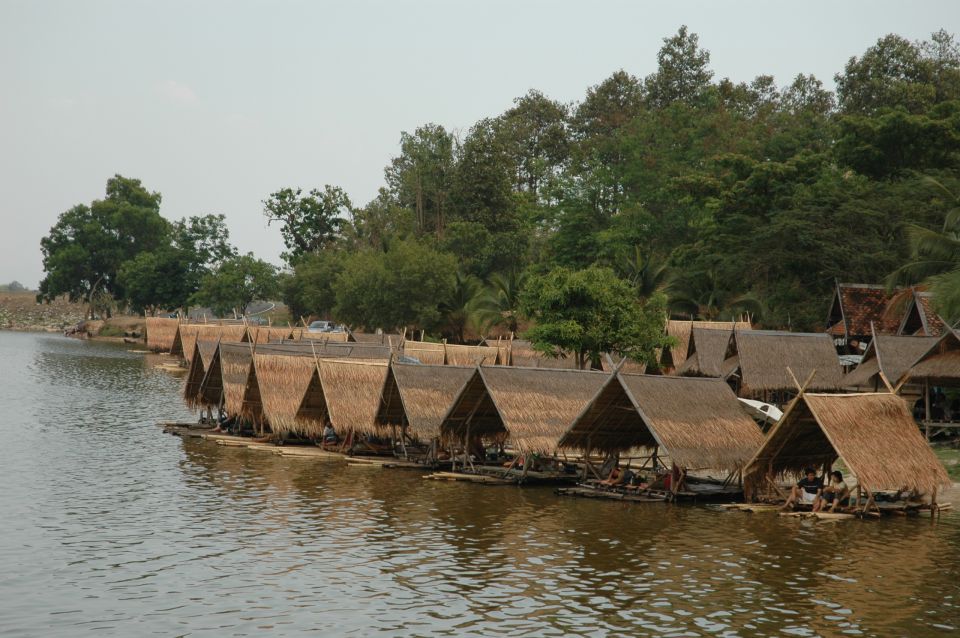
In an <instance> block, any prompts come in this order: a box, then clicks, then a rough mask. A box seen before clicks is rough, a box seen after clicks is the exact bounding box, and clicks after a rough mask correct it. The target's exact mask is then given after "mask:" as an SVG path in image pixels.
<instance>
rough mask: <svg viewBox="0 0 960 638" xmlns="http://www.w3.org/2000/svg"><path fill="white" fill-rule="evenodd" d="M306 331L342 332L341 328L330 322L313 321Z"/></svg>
mask: <svg viewBox="0 0 960 638" xmlns="http://www.w3.org/2000/svg"><path fill="white" fill-rule="evenodd" d="M307 330H309V331H310V332H343V326H338V325H337V324H335V323H333V322H332V321H314V322H313V323H311V324H310V325H309V326H307Z"/></svg>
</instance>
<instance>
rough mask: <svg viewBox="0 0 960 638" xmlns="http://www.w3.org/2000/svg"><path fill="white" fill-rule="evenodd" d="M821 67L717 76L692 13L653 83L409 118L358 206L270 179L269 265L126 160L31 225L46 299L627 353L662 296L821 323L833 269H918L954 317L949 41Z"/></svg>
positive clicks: (955, 220)
mask: <svg viewBox="0 0 960 638" xmlns="http://www.w3.org/2000/svg"><path fill="white" fill-rule="evenodd" d="M834 80H835V85H836V91H835V92H833V91H830V90H827V89H826V88H825V87H824V85H823V83H822V81H821V80H820V79H818V78H816V77H813V76H812V75H798V76H797V77H796V78H794V79H793V80H792V81H790V82H789V84H787V85H785V86H779V85H778V84H777V82H776V81H775V79H774V78H773V77H771V76H768V75H759V76H757V77H756V78H755V79H754V80H752V81H751V82H749V83H743V82H741V83H734V82H732V81H730V80H729V79H717V78H715V77H714V73H713V72H712V71H711V69H710V54H709V52H708V51H707V50H705V49H704V48H703V47H701V46H700V43H699V39H698V36H697V35H696V34H693V33H690V32H688V30H687V29H686V27H681V28H680V29H679V31H678V32H677V33H676V34H675V35H673V36H671V37H668V38H665V39H664V41H663V46H662V47H661V49H660V51H659V53H658V55H657V70H656V72H654V73H652V74H651V75H648V76H647V77H645V78H639V77H635V76H633V75H631V74H630V73H628V72H626V71H624V70H620V71H616V72H614V73H613V74H612V75H610V77H608V78H606V79H603V80H602V81H600V82H599V83H598V84H596V85H595V86H591V87H589V88H587V90H586V93H585V95H584V96H583V98H582V99H581V100H579V101H578V102H575V103H572V104H566V103H562V102H558V101H556V100H553V99H551V98H550V97H549V96H546V95H544V94H543V93H541V92H539V91H536V90H531V91H530V92H528V93H527V94H526V95H523V96H520V97H518V98H516V99H515V100H514V103H513V106H512V107H511V108H509V109H508V110H507V111H506V112H504V113H502V114H499V115H496V116H491V117H489V118H487V119H483V120H481V121H479V122H477V123H476V124H474V125H473V126H472V127H471V128H470V129H469V130H467V131H462V132H454V131H449V130H446V129H445V128H444V127H443V126H440V125H437V124H424V125H423V126H421V127H419V128H417V129H416V130H414V131H409V132H403V133H401V134H400V144H399V152H398V154H397V156H396V157H394V158H392V159H391V160H390V161H389V163H388V164H387V165H386V167H385V169H384V185H383V187H382V188H381V189H380V190H379V193H378V195H377V197H376V198H375V199H374V200H373V201H371V202H369V203H367V204H366V205H363V206H357V205H355V204H354V203H353V202H352V201H351V200H350V198H349V197H348V195H347V194H346V193H345V192H344V191H343V190H342V189H340V188H338V187H336V186H330V185H327V186H324V187H317V188H314V189H312V190H309V191H305V190H300V189H297V188H282V189H279V190H277V191H276V192H275V193H272V194H270V195H269V196H267V197H266V199H265V200H264V202H263V206H264V215H265V216H266V219H267V220H268V222H269V223H271V224H277V225H279V227H280V230H281V232H282V236H283V239H284V243H285V248H286V250H285V252H284V254H283V259H284V261H285V264H284V268H282V269H279V270H277V269H274V268H273V267H271V266H270V265H269V264H265V263H264V262H262V261H260V260H257V259H255V258H254V257H253V256H252V255H238V254H236V251H235V250H233V249H232V248H231V247H230V246H229V244H228V242H227V234H226V227H225V225H224V223H223V218H222V217H214V216H207V217H196V218H190V219H186V220H181V221H179V222H176V223H172V224H171V223H168V222H165V221H164V220H163V219H162V218H160V217H159V214H158V211H159V205H160V196H159V194H156V193H150V192H148V191H147V190H146V189H144V188H143V187H142V185H140V183H139V182H138V181H136V180H129V179H126V178H122V177H119V176H117V177H115V178H114V179H112V180H111V181H110V183H109V184H108V192H107V197H106V199H105V200H101V201H97V202H94V203H93V204H91V205H90V206H87V205H80V206H78V207H76V208H74V209H71V211H68V212H67V213H64V215H63V216H62V217H61V220H60V222H58V225H57V226H56V227H54V229H52V231H51V235H50V236H49V237H47V238H45V239H44V240H43V251H44V258H45V261H44V265H45V268H46V270H47V273H48V276H47V278H46V279H45V280H44V281H43V283H42V286H41V293H42V294H43V295H46V296H48V297H49V296H52V295H57V294H63V293H70V294H71V295H73V296H75V297H77V298H89V299H93V298H94V297H97V296H98V295H99V296H102V297H105V298H106V299H107V303H109V302H110V300H114V301H120V302H121V303H127V304H130V305H132V306H133V307H135V308H137V309H147V310H148V311H153V310H155V309H157V308H175V307H183V306H186V305H187V304H190V303H198V304H205V305H210V306H213V307H214V308H216V309H217V310H218V311H220V312H225V311H229V310H230V309H232V308H240V309H242V307H243V305H244V304H245V302H246V301H248V300H249V299H252V298H258V297H259V298H262V297H264V296H270V295H274V296H280V297H282V299H283V300H284V301H285V302H286V303H287V305H288V306H289V307H290V309H291V312H292V314H293V316H297V317H299V316H308V315H309V316H318V317H326V318H334V319H337V320H339V321H342V322H345V323H347V324H349V325H351V326H355V327H363V328H366V329H374V328H383V329H388V330H389V329H395V328H402V327H407V328H414V329H420V330H425V331H426V332H427V334H428V335H433V336H435V337H438V338H439V337H443V338H447V339H450V340H455V341H463V340H466V339H469V338H471V336H473V337H475V336H477V335H479V334H483V333H486V332H488V331H490V330H491V329H493V328H494V327H496V326H500V327H501V328H502V329H504V330H513V331H516V330H518V329H525V328H526V327H527V326H528V325H532V326H533V327H532V328H531V330H530V333H529V334H530V336H531V337H533V338H534V339H535V340H536V341H538V342H539V343H543V344H545V345H544V347H545V348H546V347H555V348H559V349H564V350H569V351H574V352H578V353H583V352H587V353H590V352H593V351H595V350H596V349H597V348H602V347H605V348H608V349H613V350H615V351H620V352H627V353H632V354H633V355H634V356H635V358H647V354H646V353H649V352H650V351H651V349H652V348H653V347H655V346H657V345H661V342H660V339H662V338H661V337H659V336H658V332H657V331H656V330H651V326H652V325H654V324H657V323H659V325H662V317H663V315H664V314H665V313H670V314H672V315H674V316H683V317H691V318H702V319H721V318H723V319H729V318H731V317H733V316H735V315H740V314H742V313H750V314H751V315H752V316H753V317H754V319H755V321H756V322H757V323H759V324H760V325H762V326H764V327H770V328H788V329H792V330H822V329H824V328H825V323H824V322H825V319H826V312H827V305H828V299H829V296H830V294H831V292H832V287H833V284H834V282H835V281H836V280H838V279H839V280H841V281H849V282H865V283H883V282H886V283H887V284H888V285H890V286H895V285H914V284H919V285H924V286H929V287H930V288H931V289H932V290H933V291H934V293H935V295H936V302H937V304H938V308H939V309H940V311H941V312H942V313H943V314H944V315H945V316H946V317H947V318H948V319H949V320H953V321H955V320H957V319H960V265H958V264H960V206H958V204H960V202H958V197H960V179H958V178H960V172H958V171H960V47H958V45H957V43H956V41H955V40H954V37H953V36H952V35H951V34H949V33H947V32H945V31H939V32H937V33H934V34H932V35H931V36H930V38H929V39H928V40H926V41H921V42H910V41H908V40H906V39H904V38H902V37H899V36H897V35H887V36H885V37H882V38H880V39H879V40H878V41H877V42H876V44H874V45H873V46H871V47H870V48H868V49H867V50H866V51H864V52H863V53H862V55H860V56H857V57H853V58H851V59H850V60H849V61H848V62H847V63H846V65H845V66H844V68H843V69H842V70H841V71H839V72H838V73H837V74H836V76H835V77H834ZM97 208H101V209H109V210H105V211H102V212H101V213H97V211H96V209H97ZM121 209H122V210H124V211H126V212H125V213H124V215H119V216H118V212H117V211H118V210H121ZM131 210H136V211H145V210H146V211H153V213H149V212H148V213H142V212H138V213H136V214H135V215H132V218H134V219H135V220H136V221H135V223H133V224H134V226H136V227H132V228H129V229H128V228H124V229H121V230H119V231H116V229H113V230H112V231H111V233H108V234H112V235H117V234H120V235H124V233H127V234H128V235H129V241H126V242H125V243H123V244H122V246H120V247H119V248H117V247H111V248H109V249H106V248H96V249H93V248H91V249H83V248H82V247H81V248H78V247H77V240H76V237H77V232H75V231H76V230H77V229H85V232H86V231H89V229H90V228H91V227H103V228H111V226H110V224H114V225H117V224H120V225H123V224H128V225H129V224H130V223H131V222H129V220H128V221H118V219H121V218H122V219H127V216H129V215H130V211H131ZM157 220H160V221H157ZM71 229H72V230H71ZM90 232H93V234H96V232H100V231H90ZM91 241H92V240H91ZM84 250H86V252H84ZM91 262H97V263H96V265H90V263H91ZM101 262H102V263H101ZM585 341H589V344H588V345H584V342H585Z"/></svg>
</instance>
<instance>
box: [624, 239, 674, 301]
mask: <svg viewBox="0 0 960 638" xmlns="http://www.w3.org/2000/svg"><path fill="white" fill-rule="evenodd" d="M617 271H618V273H619V274H620V276H621V277H623V278H624V279H626V280H627V281H629V282H630V283H631V284H632V285H633V287H634V288H636V289H637V296H638V297H639V298H640V299H647V298H649V297H650V295H652V294H654V293H655V292H659V291H661V290H663V289H664V288H666V286H667V284H668V282H669V279H670V268H669V267H668V266H667V262H666V261H656V260H655V259H654V258H653V256H652V255H650V254H647V255H646V256H644V254H643V251H642V250H641V249H640V246H639V245H637V246H634V247H633V254H632V255H630V256H629V257H627V258H625V259H622V260H621V261H620V263H618V264H617Z"/></svg>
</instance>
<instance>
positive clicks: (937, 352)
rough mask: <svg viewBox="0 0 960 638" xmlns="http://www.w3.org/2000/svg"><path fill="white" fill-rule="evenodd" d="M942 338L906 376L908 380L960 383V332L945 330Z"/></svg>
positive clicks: (944, 383)
mask: <svg viewBox="0 0 960 638" xmlns="http://www.w3.org/2000/svg"><path fill="white" fill-rule="evenodd" d="M944 330H945V331H944V333H943V335H942V336H941V337H939V338H935V342H934V343H933V345H932V346H930V348H929V349H928V350H927V351H926V352H925V353H924V354H923V355H922V356H921V357H920V358H919V359H918V360H917V362H916V363H915V364H914V365H913V366H912V367H911V368H910V370H909V372H907V373H906V375H904V376H905V377H906V378H907V379H908V380H914V381H923V380H925V381H928V382H930V383H935V384H936V383H939V384H943V385H956V384H957V383H958V382H960V332H958V331H957V330H954V329H952V328H945V329H944Z"/></svg>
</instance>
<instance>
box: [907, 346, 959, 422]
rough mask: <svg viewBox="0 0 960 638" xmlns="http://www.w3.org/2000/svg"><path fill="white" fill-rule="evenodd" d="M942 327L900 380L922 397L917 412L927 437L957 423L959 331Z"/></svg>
mask: <svg viewBox="0 0 960 638" xmlns="http://www.w3.org/2000/svg"><path fill="white" fill-rule="evenodd" d="M944 330H945V332H944V333H943V336H941V337H940V338H939V339H936V340H935V341H934V343H933V344H932V345H931V346H930V348H928V349H927V351H926V352H925V353H923V354H922V355H921V356H920V358H919V359H917V361H916V363H914V364H913V366H911V367H910V370H909V371H908V372H907V373H906V374H905V375H904V377H903V379H902V380H901V382H900V383H901V385H906V384H910V385H911V386H912V388H913V389H914V391H915V392H917V393H919V395H920V397H921V398H922V409H921V410H919V414H918V415H917V416H918V417H920V419H921V420H922V421H923V423H924V426H925V429H926V433H927V438H928V439H929V438H930V437H931V436H933V435H935V434H937V433H939V432H941V431H947V430H951V429H952V430H956V429H957V427H960V407H958V405H960V396H958V395H960V331H958V330H955V329H952V328H944ZM948 393H949V394H948ZM950 394H952V395H953V396H952V398H951V397H950V396H949V395H950Z"/></svg>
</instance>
